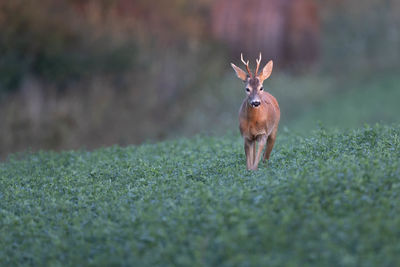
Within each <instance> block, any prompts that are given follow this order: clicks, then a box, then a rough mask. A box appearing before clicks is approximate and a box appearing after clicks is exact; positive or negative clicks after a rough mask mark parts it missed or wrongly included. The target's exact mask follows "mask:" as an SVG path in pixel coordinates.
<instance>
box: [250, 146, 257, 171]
mask: <svg viewBox="0 0 400 267" xmlns="http://www.w3.org/2000/svg"><path fill="white" fill-rule="evenodd" d="M256 147H257V142H256V140H254V141H253V158H252V160H251V166H253V165H254V163H255V161H254V160H255V159H256V151H257V150H256Z"/></svg>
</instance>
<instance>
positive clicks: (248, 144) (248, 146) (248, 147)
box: [244, 138, 255, 170]
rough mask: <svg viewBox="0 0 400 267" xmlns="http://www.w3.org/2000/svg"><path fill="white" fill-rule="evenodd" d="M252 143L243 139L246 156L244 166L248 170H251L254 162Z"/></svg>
mask: <svg viewBox="0 0 400 267" xmlns="http://www.w3.org/2000/svg"><path fill="white" fill-rule="evenodd" d="M254 142H255V141H250V140H248V139H246V138H245V139H244V153H245V154H246V165H247V169H248V170H250V169H251V168H252V166H253V162H254V157H253V155H254V152H253V150H254V145H253V143H254Z"/></svg>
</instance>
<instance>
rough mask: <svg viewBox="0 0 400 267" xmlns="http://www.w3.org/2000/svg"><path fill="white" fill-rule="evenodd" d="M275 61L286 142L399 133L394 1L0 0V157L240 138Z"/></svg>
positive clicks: (399, 26) (272, 86)
mask: <svg viewBox="0 0 400 267" xmlns="http://www.w3.org/2000/svg"><path fill="white" fill-rule="evenodd" d="M259 51H261V52H262V53H263V64H265V63H266V62H267V60H269V59H273V60H274V71H273V74H272V76H271V78H270V79H268V80H267V81H266V82H265V84H264V87H265V88H266V90H268V91H269V92H271V93H272V94H273V95H274V96H275V97H276V98H277V99H278V101H279V103H280V106H281V112H282V119H281V124H280V128H281V131H294V132H298V133H299V134H304V135H306V134H307V133H308V132H310V131H311V130H312V129H315V128H316V126H317V125H318V124H319V122H321V123H322V124H323V125H325V126H326V127H339V128H354V127H359V126H362V125H363V124H364V123H374V122H383V123H393V122H398V121H399V120H400V119H399V117H400V116H399V115H400V104H399V103H398V102H399V100H400V68H399V67H400V1H398V0H325V1H322V0H197V1H194V0H158V1H147V0H41V1H40V3H39V1H35V0H1V1H0V158H3V159H4V158H5V157H6V155H8V154H9V153H12V152H19V151H25V150H27V149H30V150H34V151H35V150H38V149H46V150H47V149H52V150H60V149H76V148H87V149H93V148H96V147H101V146H109V145H113V144H119V145H128V144H139V143H141V142H147V141H151V142H153V141H158V140H164V139H169V138H176V137H180V136H192V135H194V134H197V133H205V132H206V133H212V134H224V133H226V132H235V133H236V132H237V133H238V130H237V127H238V122H237V115H238V109H239V106H240V104H241V102H242V100H243V98H244V97H245V93H244V88H243V84H242V82H241V81H239V80H238V79H237V78H236V77H235V75H234V72H233V70H232V69H231V68H230V64H229V63H230V62H233V63H235V64H237V65H238V66H241V63H240V52H243V53H244V56H245V58H248V59H250V62H251V65H252V67H253V68H254V64H255V59H256V58H257V55H258V52H259Z"/></svg>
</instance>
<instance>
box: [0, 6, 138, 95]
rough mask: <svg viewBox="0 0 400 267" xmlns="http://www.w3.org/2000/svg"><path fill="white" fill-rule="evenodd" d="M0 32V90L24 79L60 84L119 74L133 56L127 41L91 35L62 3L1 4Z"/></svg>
mask: <svg viewBox="0 0 400 267" xmlns="http://www.w3.org/2000/svg"><path fill="white" fill-rule="evenodd" d="M0 32H1V35H0V51H1V55H2V56H1V59H0V90H13V89H16V88H18V86H19V85H20V82H21V81H22V80H23V78H24V77H25V75H34V76H36V77H38V78H41V79H44V80H46V81H48V82H55V83H63V82H67V81H70V80H73V79H76V78H81V77H84V76H89V75H94V74H98V73H110V72H111V73H112V72H119V71H123V70H125V69H127V68H128V67H130V66H131V65H132V63H133V62H132V61H133V59H134V57H135V54H136V46H135V44H134V43H133V40H132V39H130V40H127V41H126V42H125V43H123V44H113V43H112V42H110V41H108V39H109V38H112V35H110V34H108V36H106V35H105V34H104V36H100V37H97V36H93V34H90V32H91V28H90V25H88V23H86V21H85V19H84V18H82V17H79V16H77V14H76V12H74V10H73V9H72V7H71V6H70V5H68V3H67V2H66V1H50V0H45V1H41V3H40V5H38V4H37V1H33V0H28V1H22V0H17V1H3V2H2V3H1V4H0Z"/></svg>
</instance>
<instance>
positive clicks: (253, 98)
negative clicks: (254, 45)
mask: <svg viewBox="0 0 400 267" xmlns="http://www.w3.org/2000/svg"><path fill="white" fill-rule="evenodd" d="M240 59H241V61H242V62H243V64H244V65H245V66H246V70H247V73H246V72H245V71H244V70H242V69H241V68H239V67H238V66H236V65H235V64H233V63H231V66H232V68H233V69H234V70H235V72H236V76H237V77H238V78H239V79H241V80H242V81H243V82H244V83H245V90H246V94H247V100H248V103H249V105H250V106H251V107H253V108H257V107H258V106H260V104H261V94H262V93H263V91H264V88H263V82H264V80H266V79H267V78H268V77H269V76H270V75H271V72H272V68H273V62H272V60H270V61H269V62H268V63H267V64H266V65H265V66H264V68H263V69H262V71H261V73H260V74H258V69H259V67H260V63H261V53H260V56H259V58H258V59H256V63H257V67H256V71H255V72H254V74H252V73H251V70H250V67H249V61H248V60H247V62H245V61H244V59H243V54H242V53H241V54H240Z"/></svg>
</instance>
